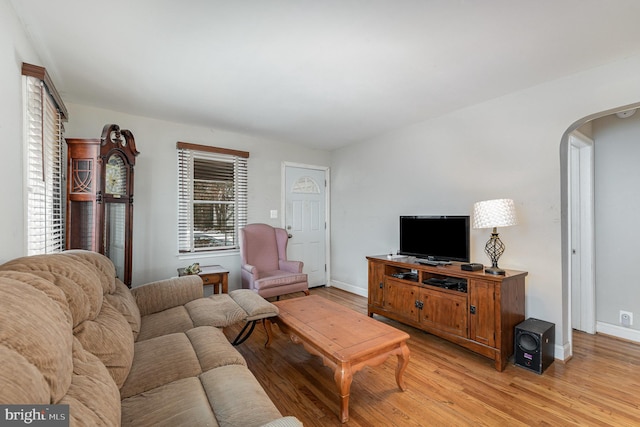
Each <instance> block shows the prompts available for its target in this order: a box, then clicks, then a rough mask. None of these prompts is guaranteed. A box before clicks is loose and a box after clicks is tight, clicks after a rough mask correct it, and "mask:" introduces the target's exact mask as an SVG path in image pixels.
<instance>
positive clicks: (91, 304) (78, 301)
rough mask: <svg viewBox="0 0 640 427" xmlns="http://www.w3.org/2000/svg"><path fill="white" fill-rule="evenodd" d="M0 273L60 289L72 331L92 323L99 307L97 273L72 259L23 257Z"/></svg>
mask: <svg viewBox="0 0 640 427" xmlns="http://www.w3.org/2000/svg"><path fill="white" fill-rule="evenodd" d="M0 270H2V271H8V270H13V271H20V272H26V273H31V274H34V275H36V276H39V277H42V278H43V279H46V280H48V281H50V282H51V283H53V284H54V285H56V286H57V287H59V288H60V289H62V291H63V292H64V294H65V297H66V300H67V303H68V306H69V309H70V310H71V315H72V318H73V326H74V327H76V326H78V325H79V324H80V323H81V322H84V321H85V320H87V319H94V318H95V317H96V316H97V315H98V312H99V311H100V309H101V307H102V300H103V288H102V285H101V282H100V277H99V275H98V274H97V272H96V269H95V268H93V267H91V266H89V265H88V264H87V263H81V262H78V260H76V259H74V258H72V257H69V256H64V255H62V254H51V255H34V256H29V257H22V258H17V259H14V260H12V261H9V262H7V263H5V264H2V265H1V266H0Z"/></svg>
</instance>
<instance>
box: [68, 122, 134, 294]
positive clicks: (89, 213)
mask: <svg viewBox="0 0 640 427" xmlns="http://www.w3.org/2000/svg"><path fill="white" fill-rule="evenodd" d="M66 141H67V147H68V150H67V214H66V215H67V217H66V227H67V228H66V230H67V231H66V236H65V237H66V248H67V249H87V250H92V251H95V252H99V253H101V254H104V255H107V256H108V257H109V259H111V261H113V263H114V265H115V267H116V274H117V276H118V278H119V279H120V280H122V281H123V282H124V283H125V284H126V285H127V286H129V287H131V273H132V240H133V176H134V175H133V172H134V166H135V158H136V156H137V155H138V154H139V153H138V150H137V149H136V144H135V140H134V138H133V134H132V133H131V132H130V131H128V130H120V127H119V126H118V125H115V124H107V125H105V126H104V128H103V129H102V136H101V138H100V139H81V138H67V139H66Z"/></svg>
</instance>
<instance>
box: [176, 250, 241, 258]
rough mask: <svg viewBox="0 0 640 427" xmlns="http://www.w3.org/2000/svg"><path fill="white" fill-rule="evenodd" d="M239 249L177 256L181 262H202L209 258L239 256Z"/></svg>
mask: <svg viewBox="0 0 640 427" xmlns="http://www.w3.org/2000/svg"><path fill="white" fill-rule="evenodd" d="M239 255H240V250H239V249H222V250H217V251H200V252H189V253H180V254H178V255H177V258H178V259H180V260H202V259H208V258H220V257H230V256H239Z"/></svg>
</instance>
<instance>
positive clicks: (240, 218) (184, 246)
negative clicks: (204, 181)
mask: <svg viewBox="0 0 640 427" xmlns="http://www.w3.org/2000/svg"><path fill="white" fill-rule="evenodd" d="M176 148H177V162H178V233H177V237H178V253H179V255H189V254H207V253H208V254H211V253H216V252H224V251H235V250H238V249H239V246H240V245H239V243H240V242H239V240H238V239H239V230H240V228H242V227H244V226H245V225H246V224H247V208H248V158H249V153H248V152H246V151H239V150H231V149H227V148H219V147H212V146H207V145H199V144H192V143H188V142H181V141H179V142H178V143H177V144H176ZM196 158H197V159H203V160H212V161H222V162H232V163H233V166H234V172H233V186H234V197H233V202H228V201H224V200H220V201H217V200H216V201H214V203H216V204H217V203H222V204H225V203H230V204H232V205H233V206H234V225H233V236H234V242H233V245H228V246H207V247H199V248H198V247H196V244H195V219H194V210H195V209H194V205H195V204H198V203H200V204H202V200H194V188H193V187H194V182H195V179H194V176H193V173H194V159H196Z"/></svg>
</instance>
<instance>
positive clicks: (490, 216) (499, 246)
mask: <svg viewBox="0 0 640 427" xmlns="http://www.w3.org/2000/svg"><path fill="white" fill-rule="evenodd" d="M517 223H518V219H517V218H516V207H515V205H514V203H513V200H511V199H495V200H485V201H483V202H476V203H475V204H474V205H473V228H493V231H492V232H491V238H490V239H489V241H488V242H487V244H486V245H485V246H484V251H485V253H486V254H487V256H488V257H489V259H490V260H491V267H487V268H485V269H484V272H485V273H488V274H499V275H503V274H505V272H504V270H503V269H501V268H499V267H498V259H499V258H500V256H501V255H502V254H503V253H504V248H505V246H504V243H502V241H501V240H500V237H498V230H497V228H498V227H507V226H510V225H516V224H517Z"/></svg>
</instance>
